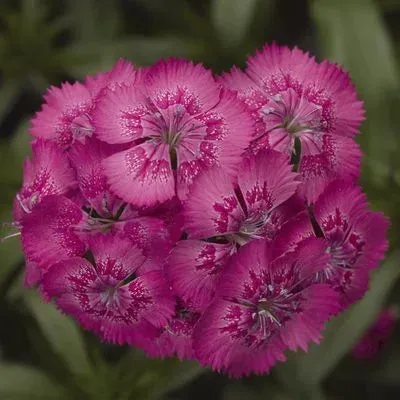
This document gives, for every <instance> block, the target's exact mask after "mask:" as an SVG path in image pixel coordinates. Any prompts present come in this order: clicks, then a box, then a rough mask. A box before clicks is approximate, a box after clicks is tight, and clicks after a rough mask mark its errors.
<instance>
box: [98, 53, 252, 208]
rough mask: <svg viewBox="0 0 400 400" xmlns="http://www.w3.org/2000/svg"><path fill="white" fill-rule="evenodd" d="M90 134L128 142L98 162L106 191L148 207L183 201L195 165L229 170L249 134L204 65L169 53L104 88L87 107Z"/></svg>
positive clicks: (231, 98)
mask: <svg viewBox="0 0 400 400" xmlns="http://www.w3.org/2000/svg"><path fill="white" fill-rule="evenodd" d="M94 125H95V127H96V135H97V137H98V138H99V139H100V140H102V141H104V142H107V143H110V144H120V143H129V144H130V148H129V149H128V150H125V151H121V152H117V153H116V154H114V155H112V156H110V157H109V158H107V159H106V160H105V162H104V166H105V171H106V175H107V177H108V181H109V183H110V186H111V190H112V191H113V192H114V193H116V194H117V195H118V196H120V197H121V198H122V199H124V200H125V201H126V202H129V203H133V204H135V205H137V206H153V205H155V204H156V203H158V202H163V201H165V200H168V199H171V198H173V197H174V195H175V194H178V196H179V197H180V198H181V199H183V198H185V196H186V193H187V190H188V187H189V185H190V184H191V183H192V182H193V180H194V178H195V177H196V176H197V175H198V174H199V173H200V172H201V171H203V170H205V169H207V168H209V167H211V166H213V165H217V166H218V167H220V168H223V169H226V170H230V171H232V170H234V169H235V167H236V166H237V164H238V162H240V156H241V154H242V152H243V151H244V150H245V148H246V147H247V146H248V144H249V140H250V136H251V135H252V120H251V117H250V115H249V114H248V113H247V111H246V110H245V109H244V107H243V105H242V104H241V103H240V102H239V101H238V100H237V99H236V96H235V95H234V94H232V93H231V92H230V91H228V90H221V89H220V87H219V85H218V84H217V83H216V82H215V80H214V78H213V76H212V74H211V72H210V71H208V70H206V69H205V68H204V67H203V66H201V65H194V64H192V63H190V62H188V61H183V60H182V61H179V60H174V59H170V60H168V61H160V62H158V63H156V64H155V65H153V66H152V67H149V68H148V69H147V70H146V72H144V73H143V74H142V78H141V79H139V80H138V81H137V82H136V83H135V85H131V86H121V87H118V88H116V89H115V90H114V91H107V92H106V93H105V95H104V96H103V97H102V98H101V99H100V100H99V102H98V105H97V107H96V110H95V113H94Z"/></svg>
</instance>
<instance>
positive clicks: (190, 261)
mask: <svg viewBox="0 0 400 400" xmlns="http://www.w3.org/2000/svg"><path fill="white" fill-rule="evenodd" d="M239 171H240V173H239V174H238V175H237V177H235V176H233V175H229V174H227V173H226V172H224V171H221V170H220V169H218V168H213V169H211V170H209V171H207V172H205V173H204V174H203V175H201V176H200V177H199V178H198V179H197V180H196V182H195V184H194V185H193V186H192V190H191V191H190V194H189V196H188V199H187V201H186V203H185V204H184V207H183V215H184V228H185V231H186V232H187V233H188V235H189V239H190V240H188V241H186V242H185V241H183V242H179V243H178V244H177V246H176V247H175V248H174V249H173V251H172V253H171V255H170V257H169V259H168V262H167V273H168V275H169V278H170V281H171V285H172V287H173V288H174V290H175V291H176V293H177V294H178V295H179V296H181V297H183V299H185V300H189V301H191V302H192V303H193V304H194V305H195V306H196V307H200V308H201V307H203V306H204V305H206V304H207V303H208V302H209V301H210V299H211V297H212V295H213V293H214V290H215V286H216V283H217V282H218V279H219V274H220V272H221V269H222V267H223V265H224V264H225V263H226V261H227V260H228V258H229V256H231V255H232V254H233V253H235V252H236V248H237V246H240V245H244V244H246V243H247V242H249V241H251V240H253V239H261V238H267V239H272V238H273V237H274V236H275V234H276V233H277V232H278V230H279V229H280V227H281V226H282V225H283V223H284V222H285V221H286V220H287V219H289V218H290V217H292V216H293V215H295V213H296V212H298V211H299V210H300V209H301V208H300V207H301V206H299V203H298V201H296V199H295V198H293V199H291V200H289V203H290V204H291V207H286V205H285V202H287V201H288V199H289V198H291V196H293V194H294V192H295V190H296V187H297V185H298V182H297V181H296V174H295V173H293V172H292V171H291V166H290V165H289V163H288V161H287V159H286V157H285V156H284V155H282V154H279V153H278V152H275V151H269V152H260V153H259V154H258V155H257V156H251V157H249V158H246V159H244V161H243V162H242V164H241V165H240V166H239Z"/></svg>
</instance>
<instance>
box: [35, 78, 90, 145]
mask: <svg viewBox="0 0 400 400" xmlns="http://www.w3.org/2000/svg"><path fill="white" fill-rule="evenodd" d="M45 100H46V103H45V104H43V106H42V109H41V111H39V112H38V113H36V115H35V117H34V118H33V119H32V120H31V128H30V133H31V134H32V135H33V136H36V137H39V138H44V139H51V140H54V141H56V142H57V143H58V144H59V145H60V146H62V147H68V146H69V145H71V144H72V143H73V142H74V140H75V139H78V137H79V138H80V134H87V135H88V136H90V135H91V133H92V130H91V129H89V131H87V132H86V133H85V132H79V135H78V132H76V130H75V128H76V127H74V120H75V119H76V118H79V117H82V116H84V115H87V116H90V114H91V109H92V97H91V95H90V93H89V91H88V90H87V89H86V87H85V86H84V85H82V84H81V83H79V82H75V83H74V84H72V85H71V84H70V83H68V82H66V83H63V84H62V85H61V88H57V87H54V86H52V87H51V88H50V89H49V90H48V92H47V93H46V95H45ZM89 119H90V118H89Z"/></svg>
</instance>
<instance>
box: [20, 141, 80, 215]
mask: <svg viewBox="0 0 400 400" xmlns="http://www.w3.org/2000/svg"><path fill="white" fill-rule="evenodd" d="M76 187H77V182H76V178H75V172H74V170H73V169H72V167H71V165H70V162H69V160H68V157H67V155H66V154H64V153H63V152H62V150H61V149H60V148H59V147H58V146H57V145H56V144H54V143H52V142H49V141H44V140H41V139H39V140H37V141H36V142H34V143H32V158H31V159H27V160H26V161H25V163H24V176H23V184H22V188H21V189H20V191H19V192H18V193H17V195H16V198H15V202H14V211H13V214H14V220H15V221H19V220H20V219H21V218H22V217H23V216H24V215H25V214H26V213H30V212H31V211H32V209H33V208H34V207H35V206H36V205H37V204H38V203H40V202H41V201H42V199H43V198H44V197H46V196H49V195H69V194H72V192H73V191H74V190H75V189H76Z"/></svg>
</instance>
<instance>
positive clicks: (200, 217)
mask: <svg viewBox="0 0 400 400" xmlns="http://www.w3.org/2000/svg"><path fill="white" fill-rule="evenodd" d="M183 215H184V220H185V229H186V230H187V232H188V233H189V236H190V238H192V239H201V238H208V237H211V236H217V235H219V234H223V233H227V232H236V231H238V230H239V228H240V225H241V223H242V221H243V220H244V218H245V215H244V212H243V210H242V208H241V206H240V203H239V201H238V199H237V197H236V194H235V191H234V178H233V177H232V176H230V175H228V174H227V173H226V172H224V171H222V170H221V169H219V168H213V169H211V170H209V171H206V172H204V173H203V174H202V175H201V176H200V177H199V178H198V179H197V180H196V182H195V183H194V184H193V186H192V190H191V191H190V194H189V197H188V199H187V201H186V203H185V204H184V210H183Z"/></svg>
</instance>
